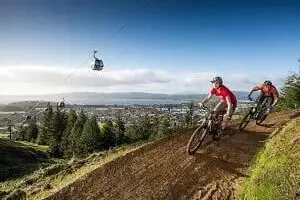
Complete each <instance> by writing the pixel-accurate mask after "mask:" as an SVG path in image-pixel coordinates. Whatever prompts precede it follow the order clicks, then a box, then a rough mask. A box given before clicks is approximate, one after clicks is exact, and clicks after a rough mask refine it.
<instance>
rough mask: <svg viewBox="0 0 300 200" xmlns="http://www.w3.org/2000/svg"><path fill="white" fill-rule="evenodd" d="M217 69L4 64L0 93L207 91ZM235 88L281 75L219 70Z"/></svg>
mask: <svg viewBox="0 0 300 200" xmlns="http://www.w3.org/2000/svg"><path fill="white" fill-rule="evenodd" d="M215 75H217V73H216V72H185V73H183V72H178V71H174V70H173V71H166V70H157V69H123V70H114V71H112V70H107V69H104V70H103V71H102V72H98V71H92V70H91V69H89V68H79V69H76V68H73V69H70V68H64V67H45V66H44V67H38V66H22V67H1V70H0V80H1V84H0V94H20V95H22V94H47V93H62V92H75V91H89V92H129V91H131V92H152V93H207V92H208V90H209V88H210V86H211V84H210V83H209V80H211V79H212V77H213V76H215ZM218 75H220V76H222V77H223V79H224V83H225V84H226V85H228V86H229V87H230V88H232V90H249V88H250V87H253V85H255V84H258V83H260V82H262V81H263V80H265V79H266V78H268V79H271V80H275V83H278V81H279V78H280V77H272V76H266V75H261V76H259V75H258V76H251V77H249V76H247V75H246V74H242V73H239V74H238V73H234V72H227V73H223V74H218Z"/></svg>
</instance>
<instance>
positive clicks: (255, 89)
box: [249, 86, 260, 96]
mask: <svg viewBox="0 0 300 200" xmlns="http://www.w3.org/2000/svg"><path fill="white" fill-rule="evenodd" d="M257 90H260V87H259V86H255V87H254V88H252V90H251V91H250V93H249V96H250V95H251V94H252V92H254V91H257Z"/></svg>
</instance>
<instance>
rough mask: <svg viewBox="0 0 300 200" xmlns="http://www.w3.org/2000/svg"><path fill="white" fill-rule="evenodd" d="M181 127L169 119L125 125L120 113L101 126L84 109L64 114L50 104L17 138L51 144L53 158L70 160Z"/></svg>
mask: <svg viewBox="0 0 300 200" xmlns="http://www.w3.org/2000/svg"><path fill="white" fill-rule="evenodd" d="M183 120H184V119H183ZM187 120H188V121H189V119H187ZM181 128H182V126H181V127H179V125H178V124H174V123H173V124H171V123H170V118H169V117H168V116H161V117H158V116H153V117H149V116H142V117H140V118H139V119H138V122H137V123H135V124H131V125H127V126H125V122H124V120H123V117H122V113H121V111H119V112H118V113H117V114H116V116H115V120H113V121H106V122H105V123H101V124H100V123H98V121H97V118H96V116H95V115H91V116H88V115H86V114H85V113H84V112H83V111H82V110H81V111H80V112H78V113H76V112H75V111H74V110H72V109H71V110H69V111H68V112H65V111H62V110H61V109H59V108H57V107H53V106H52V105H50V104H48V106H47V109H46V110H45V112H44V113H43V116H42V117H41V119H40V120H39V121H36V120H35V119H32V120H31V121H30V123H29V124H28V126H26V127H23V128H22V129H21V131H19V132H18V133H17V134H18V135H16V138H18V139H21V140H25V141H30V142H35V143H37V144H40V145H49V153H50V155H51V156H52V157H58V158H70V157H73V156H76V157H83V156H86V155H88V154H89V153H92V152H94V151H101V150H107V149H109V148H112V147H115V146H118V145H122V144H129V143H133V142H137V141H145V140H151V139H156V138H161V137H163V136H166V135H171V134H173V133H174V132H176V131H178V130H180V129H181Z"/></svg>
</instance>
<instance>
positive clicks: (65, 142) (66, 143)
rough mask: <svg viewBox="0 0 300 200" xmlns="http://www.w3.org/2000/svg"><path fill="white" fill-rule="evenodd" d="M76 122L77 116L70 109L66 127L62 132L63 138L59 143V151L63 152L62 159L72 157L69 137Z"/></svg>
mask: <svg viewBox="0 0 300 200" xmlns="http://www.w3.org/2000/svg"><path fill="white" fill-rule="evenodd" d="M76 120H77V114H76V112H75V111H74V110H73V109H71V110H70V111H69V113H68V122H67V127H66V129H65V131H64V132H63V136H62V139H61V143H60V146H61V150H62V152H63V155H64V157H66V158H69V157H71V156H72V151H71V141H70V135H71V132H72V128H73V127H74V124H75V122H76Z"/></svg>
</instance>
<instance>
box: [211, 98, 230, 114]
mask: <svg viewBox="0 0 300 200" xmlns="http://www.w3.org/2000/svg"><path fill="white" fill-rule="evenodd" d="M226 108H227V105H226V103H224V102H223V101H220V102H219V103H218V104H217V105H216V106H215V107H214V109H213V111H214V114H215V116H214V117H217V116H218V115H219V114H220V113H222V112H223V111H224V110H226Z"/></svg>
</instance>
